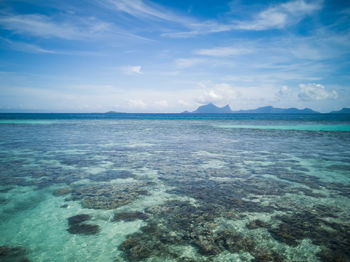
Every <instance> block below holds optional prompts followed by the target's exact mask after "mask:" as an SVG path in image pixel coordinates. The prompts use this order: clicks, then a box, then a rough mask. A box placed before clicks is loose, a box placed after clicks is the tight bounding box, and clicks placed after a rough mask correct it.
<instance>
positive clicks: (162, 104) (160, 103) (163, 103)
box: [154, 100, 169, 107]
mask: <svg viewBox="0 0 350 262" xmlns="http://www.w3.org/2000/svg"><path fill="white" fill-rule="evenodd" d="M154 104H155V105H156V106H159V107H167V106H168V105H169V104H168V101H167V100H159V101H155V102H154Z"/></svg>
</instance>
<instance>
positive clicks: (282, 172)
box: [0, 114, 350, 261]
mask: <svg viewBox="0 0 350 262" xmlns="http://www.w3.org/2000/svg"><path fill="white" fill-rule="evenodd" d="M102 115H103V114H92V115H89V114H81V115H78V116H77V115H75V114H73V115H67V114H64V115H59V114H54V115H53V114H49V115H47V114H38V115H36V114H25V115H23V114H15V115H12V114H0V181H1V183H0V185H1V186H0V221H1V222H0V232H1V234H0V246H1V247H0V248H1V254H4V255H2V257H1V259H2V260H4V261H21V259H22V260H23V259H24V258H26V259H28V260H29V261H337V259H338V261H349V259H350V258H349V257H350V254H349V249H348V247H349V244H350V235H349V232H350V224H349V221H350V219H349V218H350V201H349V195H350V171H349V170H350V132H349V129H348V127H349V126H350V121H349V116H334V117H333V118H330V117H329V116H324V115H314V116H312V115H307V116H297V115H263V116H262V115H251V116H248V115H244V116H242V115H234V114H229V115H228V114H223V115H201V116H198V115H195V116H193V115H192V114H189V115H187V114H186V115H185V114H178V115H175V114H161V115H156V114H147V115H144V116H143V117H142V114H133V115H129V114H120V115H121V116H120V115H118V116H116V115H114V116H113V117H112V116H102ZM184 115H185V116H184ZM11 116H12V117H11ZM1 259H0V260H1Z"/></svg>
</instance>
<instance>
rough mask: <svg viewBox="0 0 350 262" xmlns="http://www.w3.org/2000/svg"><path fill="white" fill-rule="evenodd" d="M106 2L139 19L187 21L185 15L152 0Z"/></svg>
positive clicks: (108, 0)
mask: <svg viewBox="0 0 350 262" xmlns="http://www.w3.org/2000/svg"><path fill="white" fill-rule="evenodd" d="M106 4H110V5H112V6H113V7H114V8H115V9H117V10H118V11H121V12H124V13H126V14H128V15H131V16H133V17H135V18H137V19H161V20H166V21H172V22H176V23H185V22H186V21H184V19H183V17H181V16H178V15H176V14H174V13H172V12H170V11H169V10H167V9H166V8H163V7H161V6H160V5H157V4H155V3H152V2H150V1H148V2H147V4H146V3H145V2H144V1H142V0H106V1H105V5H106Z"/></svg>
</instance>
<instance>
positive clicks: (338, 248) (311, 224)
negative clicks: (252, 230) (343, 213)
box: [268, 207, 350, 262]
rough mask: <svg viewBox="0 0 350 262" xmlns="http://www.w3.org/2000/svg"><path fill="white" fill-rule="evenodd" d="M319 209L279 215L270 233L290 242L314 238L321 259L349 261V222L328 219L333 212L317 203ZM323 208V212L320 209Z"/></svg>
mask: <svg viewBox="0 0 350 262" xmlns="http://www.w3.org/2000/svg"><path fill="white" fill-rule="evenodd" d="M316 210H317V211H318V213H317V214H316V213H311V212H308V211H304V212H301V213H297V214H294V215H290V216H288V215H285V216H278V217H277V218H279V219H280V220H281V223H280V224H279V226H278V227H271V226H270V227H269V229H268V231H269V232H270V234H271V236H272V237H273V238H275V239H276V240H278V241H281V242H284V243H286V244H288V245H290V246H297V245H298V244H299V241H300V240H302V239H306V238H308V239H311V241H312V242H313V244H315V245H319V246H320V247H321V251H320V252H319V253H318V256H319V257H320V258H321V260H322V261H325V262H327V261H350V249H349V246H350V224H348V223H347V224H343V223H335V222H328V221H327V220H326V219H324V218H326V217H333V215H332V212H331V211H330V210H329V208H328V209H324V208H322V207H316ZM321 210H323V212H322V211H321Z"/></svg>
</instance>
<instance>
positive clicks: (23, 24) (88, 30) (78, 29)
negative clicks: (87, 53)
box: [0, 14, 108, 39]
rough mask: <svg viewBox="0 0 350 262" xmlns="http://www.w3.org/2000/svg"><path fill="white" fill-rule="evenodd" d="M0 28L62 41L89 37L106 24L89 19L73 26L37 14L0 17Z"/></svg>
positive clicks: (102, 28)
mask: <svg viewBox="0 0 350 262" xmlns="http://www.w3.org/2000/svg"><path fill="white" fill-rule="evenodd" d="M0 26H1V27H3V28H5V29H7V30H11V31H14V32H15V33H18V34H27V35H33V36H39V37H44V38H50V37H57V38H63V39H80V38H85V37H91V35H92V34H95V33H98V32H101V31H105V30H106V29H107V28H108V24H106V23H104V22H101V21H98V20H96V19H91V18H90V19H88V20H84V21H83V22H82V21H80V24H79V25H75V24H72V23H67V22H64V21H60V22H58V21H53V20H52V19H51V18H49V17H47V16H44V15H37V14H31V15H11V16H2V17H0Z"/></svg>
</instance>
